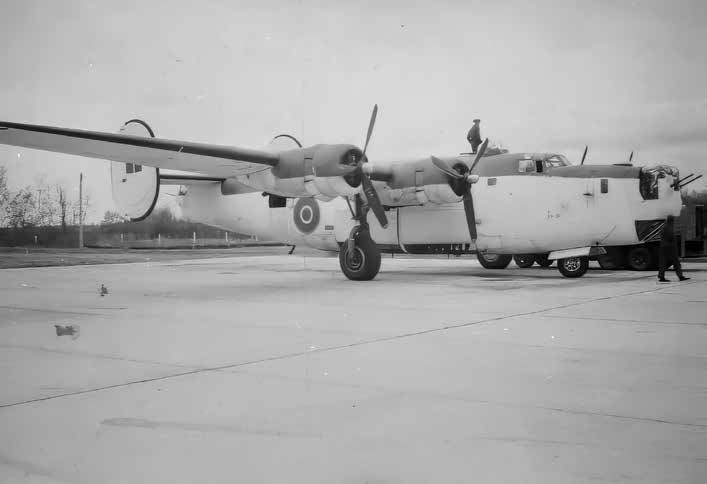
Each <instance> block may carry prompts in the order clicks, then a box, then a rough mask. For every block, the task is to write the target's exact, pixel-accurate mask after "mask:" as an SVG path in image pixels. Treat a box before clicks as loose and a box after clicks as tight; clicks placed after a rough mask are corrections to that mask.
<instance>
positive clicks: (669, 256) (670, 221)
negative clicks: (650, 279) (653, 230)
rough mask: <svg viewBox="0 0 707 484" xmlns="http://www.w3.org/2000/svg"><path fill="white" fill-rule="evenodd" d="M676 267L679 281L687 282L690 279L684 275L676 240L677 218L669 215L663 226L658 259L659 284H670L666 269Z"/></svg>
mask: <svg viewBox="0 0 707 484" xmlns="http://www.w3.org/2000/svg"><path fill="white" fill-rule="evenodd" d="M671 264H672V265H673V266H674V267H675V273H676V274H677V275H678V279H680V280H681V281H686V280H688V279H689V277H685V276H684V275H683V274H682V267H681V266H680V256H679V255H678V246H677V243H676V240H675V217H673V216H672V215H668V217H667V218H666V219H665V226H663V233H662V235H661V237H660V257H659V259H658V282H670V281H669V280H668V279H666V278H665V269H667V268H668V267H670V265H671Z"/></svg>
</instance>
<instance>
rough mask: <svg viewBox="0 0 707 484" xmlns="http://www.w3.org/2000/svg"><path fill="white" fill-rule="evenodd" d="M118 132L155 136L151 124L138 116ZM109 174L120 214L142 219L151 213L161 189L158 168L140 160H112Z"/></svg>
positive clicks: (132, 218) (114, 200)
mask: <svg viewBox="0 0 707 484" xmlns="http://www.w3.org/2000/svg"><path fill="white" fill-rule="evenodd" d="M119 133H122V134H128V135H132V136H144V137H152V138H154V137H155V134H154V132H153V131H152V128H150V126H148V124H147V123H145V122H144V121H141V120H139V119H131V120H130V121H127V122H126V123H125V124H124V125H123V126H122V127H121V128H120V131H119ZM110 176H111V190H112V194H113V202H114V203H115V205H116V208H117V210H118V212H119V213H120V214H121V215H123V216H124V217H127V218H129V219H130V220H132V221H139V220H143V219H145V218H146V217H147V216H148V215H150V213H152V210H153V209H154V208H155V204H156V203H157V197H158V196H159V193H160V171H159V168H153V167H151V166H143V165H141V164H140V161H139V160H135V162H134V163H120V162H115V161H112V162H111V164H110Z"/></svg>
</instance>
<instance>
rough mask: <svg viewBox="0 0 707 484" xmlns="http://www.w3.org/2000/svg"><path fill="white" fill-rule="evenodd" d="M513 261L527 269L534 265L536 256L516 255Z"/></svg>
mask: <svg viewBox="0 0 707 484" xmlns="http://www.w3.org/2000/svg"><path fill="white" fill-rule="evenodd" d="M513 262H515V263H516V265H517V266H518V267H520V268H521V269H527V268H528V267H532V266H533V264H534V263H535V256H534V255H533V254H518V255H514V256H513Z"/></svg>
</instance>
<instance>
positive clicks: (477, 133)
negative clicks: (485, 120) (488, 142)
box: [466, 124, 481, 143]
mask: <svg viewBox="0 0 707 484" xmlns="http://www.w3.org/2000/svg"><path fill="white" fill-rule="evenodd" d="M466 139H467V140H468V141H469V143H481V130H480V129H479V125H478V124H475V125H474V126H472V127H471V129H470V130H469V134H467V135H466Z"/></svg>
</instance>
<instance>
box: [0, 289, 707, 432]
mask: <svg viewBox="0 0 707 484" xmlns="http://www.w3.org/2000/svg"><path fill="white" fill-rule="evenodd" d="M665 289H667V288H666V287H656V288H654V289H648V290H643V291H636V292H630V293H625V294H615V295H611V296H603V297H597V298H592V299H586V300H583V301H577V302H573V303H568V304H561V305H558V306H552V307H548V308H544V309H536V310H533V311H525V312H522V313H515V314H507V315H502V316H496V317H493V318H487V319H481V320H478V321H471V322H466V323H459V324H449V325H445V326H441V327H436V328H429V329H424V330H420V331H413V332H409V333H402V334H397V335H391V336H383V337H380V338H373V339H368V340H362V341H356V342H353V343H347V344H342V345H336V346H327V347H323V348H316V349H313V350H309V351H297V352H293V353H286V354H281V355H275V356H268V357H265V358H259V359H256V360H249V361H242V362H237V363H228V364H225V365H219V366H211V367H203V368H197V369H193V370H189V371H183V372H179V373H172V374H168V375H161V376H157V377H151V378H144V379H140V380H131V381H127V382H122V383H115V384H112V385H105V386H101V387H96V388H87V389H85V390H78V391H74V392H67V393H61V394H57V395H48V396H45V397H39V398H33V399H28V400H23V401H19V402H13V403H6V404H2V405H0V408H11V407H17V406H22V405H29V404H32V403H38V402H44V401H48V400H56V399H59V398H68V397H73V396H78V395H86V394H89V393H96V392H101V391H106V390H113V389H117V388H124V387H128V386H133V385H141V384H145V383H153V382H158V381H165V380H170V379H173V378H180V377H185V376H192V375H198V374H201V373H210V372H216V371H223V370H230V369H233V368H240V367H244V366H251V365H257V364H259V363H266V362H271V361H280V360H287V359H291V358H299V357H302V356H306V355H312V354H319V353H328V352H333V351H339V350H344V349H348V348H356V347H359V346H366V345H372V344H377V343H385V342H389V341H397V340H403V339H407V338H413V337H417V336H424V335H428V334H434V333H441V332H445V331H449V330H452V329H461V328H467V327H471V326H476V325H479V324H485V323H493V322H497V321H503V320H506V319H512V318H518V317H524V316H532V315H536V314H542V313H546V312H548V311H554V310H558V309H566V308H571V307H576V306H580V305H583V304H591V303H595V302H600V301H608V300H611V299H617V298H621V297H629V296H637V295H641V294H649V293H652V292H660V291H662V290H665ZM660 422H661V423H673V422H668V421H660ZM678 425H690V424H678ZM696 426H698V427H704V428H707V425H699V424H697V425H696Z"/></svg>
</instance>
